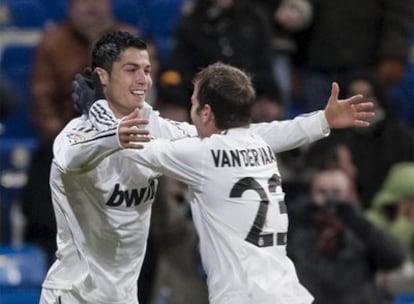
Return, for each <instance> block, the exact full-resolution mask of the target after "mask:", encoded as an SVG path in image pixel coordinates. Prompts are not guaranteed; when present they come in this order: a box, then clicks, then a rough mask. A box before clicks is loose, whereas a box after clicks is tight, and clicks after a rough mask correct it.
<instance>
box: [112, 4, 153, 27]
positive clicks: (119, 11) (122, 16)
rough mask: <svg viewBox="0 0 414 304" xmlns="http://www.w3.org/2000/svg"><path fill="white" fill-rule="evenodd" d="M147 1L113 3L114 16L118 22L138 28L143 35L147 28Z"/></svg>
mask: <svg viewBox="0 0 414 304" xmlns="http://www.w3.org/2000/svg"><path fill="white" fill-rule="evenodd" d="M146 2H147V0H116V1H112V8H113V11H114V16H115V18H116V19H117V20H119V21H121V22H124V23H129V24H131V25H134V26H136V27H137V28H138V29H139V30H140V31H141V33H143V34H144V33H145V31H146V28H147V22H148V20H147V17H146Z"/></svg>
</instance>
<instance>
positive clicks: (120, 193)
mask: <svg viewBox="0 0 414 304" xmlns="http://www.w3.org/2000/svg"><path fill="white" fill-rule="evenodd" d="M155 191H156V189H155V181H151V183H150V184H149V186H148V187H144V188H140V189H131V190H121V189H120V185H119V184H116V185H115V189H114V191H113V192H112V194H111V197H110V198H109V200H108V201H107V202H106V205H107V206H111V207H118V206H121V205H122V204H123V203H124V202H125V206H126V207H131V206H137V205H139V204H141V203H142V202H145V201H148V200H152V199H154V196H155Z"/></svg>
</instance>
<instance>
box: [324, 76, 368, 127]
mask: <svg viewBox="0 0 414 304" xmlns="http://www.w3.org/2000/svg"><path fill="white" fill-rule="evenodd" d="M338 95H339V86H338V84H337V83H336V82H334V83H332V90H331V96H330V97H329V100H328V104H327V105H326V107H325V117H326V120H327V121H328V124H329V127H330V128H331V129H340V128H349V127H368V126H369V119H370V118H372V117H373V116H374V115H375V113H374V110H373V109H374V103H372V102H370V101H367V100H366V99H365V98H364V97H363V96H362V95H354V96H351V97H349V98H347V99H338Z"/></svg>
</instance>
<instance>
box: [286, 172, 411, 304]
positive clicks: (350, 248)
mask: <svg viewBox="0 0 414 304" xmlns="http://www.w3.org/2000/svg"><path fill="white" fill-rule="evenodd" d="M356 197H357V196H356V195H355V191H354V185H353V181H352V179H351V178H350V176H349V175H347V174H346V173H345V171H344V170H342V169H339V168H337V167H333V168H332V167H330V168H324V169H319V170H318V171H316V172H315V173H314V174H313V175H312V178H311V181H310V190H309V195H308V197H305V198H302V199H301V200H299V201H297V202H292V204H290V203H289V202H288V204H287V205H288V209H289V210H288V214H289V220H290V224H289V232H288V246H287V252H288V255H289V257H290V258H291V259H292V260H293V262H294V264H295V266H296V269H297V273H298V277H299V279H300V281H301V283H302V284H303V285H304V286H305V287H306V288H308V290H309V291H310V292H311V293H312V294H313V295H314V297H315V301H314V304H332V303H336V304H349V303H352V304H371V303H372V304H380V303H385V297H384V296H383V292H382V291H381V290H379V289H378V288H377V286H376V285H375V275H376V273H377V271H378V270H384V269H393V268H396V267H398V266H399V265H400V264H401V263H402V261H403V258H404V254H403V251H402V249H401V247H400V246H399V244H398V242H397V241H396V240H394V239H393V238H392V237H391V236H389V235H387V234H385V233H384V232H382V231H381V230H379V229H378V228H376V227H375V226H374V225H372V224H370V222H368V221H367V220H366V219H365V218H364V215H363V213H362V211H361V210H360V208H359V204H358V200H357V199H356Z"/></svg>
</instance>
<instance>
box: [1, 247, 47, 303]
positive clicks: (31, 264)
mask: <svg viewBox="0 0 414 304" xmlns="http://www.w3.org/2000/svg"><path fill="white" fill-rule="evenodd" d="M46 271H47V264H46V256H45V254H44V252H43V251H42V250H41V249H40V248H38V247H37V246H32V245H25V246H21V247H12V246H7V245H2V246H0V304H38V303H39V298H40V292H41V285H42V282H43V280H44V278H45V275H46Z"/></svg>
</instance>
